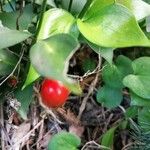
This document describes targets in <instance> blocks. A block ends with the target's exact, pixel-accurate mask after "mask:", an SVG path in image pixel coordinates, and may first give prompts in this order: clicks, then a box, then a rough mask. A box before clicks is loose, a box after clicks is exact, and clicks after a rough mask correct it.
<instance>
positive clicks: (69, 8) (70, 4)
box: [68, 0, 73, 12]
mask: <svg viewBox="0 0 150 150" xmlns="http://www.w3.org/2000/svg"><path fill="white" fill-rule="evenodd" d="M72 3H73V0H70V2H69V7H68V11H69V12H70V11H71V7H72Z"/></svg>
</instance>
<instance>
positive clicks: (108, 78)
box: [102, 64, 123, 88]
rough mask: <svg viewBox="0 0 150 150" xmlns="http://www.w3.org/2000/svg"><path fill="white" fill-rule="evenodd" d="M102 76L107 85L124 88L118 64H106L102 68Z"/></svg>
mask: <svg viewBox="0 0 150 150" xmlns="http://www.w3.org/2000/svg"><path fill="white" fill-rule="evenodd" d="M102 78H103V81H104V82H105V84H106V85H108V86H109V87H112V88H122V87H123V84H122V79H123V78H122V74H121V72H120V71H119V70H118V68H117V66H115V65H110V64H106V65H104V68H103V70H102Z"/></svg>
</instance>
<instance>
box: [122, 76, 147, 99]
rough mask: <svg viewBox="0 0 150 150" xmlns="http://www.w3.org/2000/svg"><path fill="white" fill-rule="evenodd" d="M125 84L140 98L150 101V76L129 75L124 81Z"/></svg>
mask: <svg viewBox="0 0 150 150" xmlns="http://www.w3.org/2000/svg"><path fill="white" fill-rule="evenodd" d="M123 83H124V85H125V86H126V87H128V88H129V89H131V90H132V91H133V92H134V93H135V94H137V95H138V96H140V97H142V98H144V99H150V88H148V87H149V85H150V76H142V75H128V76H126V77H125V78H124V79H123Z"/></svg>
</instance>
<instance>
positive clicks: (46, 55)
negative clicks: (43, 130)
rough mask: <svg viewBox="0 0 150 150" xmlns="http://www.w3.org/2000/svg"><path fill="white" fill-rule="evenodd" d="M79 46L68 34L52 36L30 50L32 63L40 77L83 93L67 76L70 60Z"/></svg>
mask: <svg viewBox="0 0 150 150" xmlns="http://www.w3.org/2000/svg"><path fill="white" fill-rule="evenodd" d="M58 43H59V44H58ZM78 46H79V44H78V42H77V41H76V40H75V38H73V37H72V36H70V35H68V34H57V35H54V36H51V37H49V38H48V39H45V40H43V41H38V42H37V43H36V44H34V45H33V46H32V48H31V50H30V59H31V63H32V65H33V67H34V68H35V69H36V71H37V72H38V73H39V74H40V75H42V76H45V77H49V78H52V79H56V80H60V81H62V82H63V83H64V85H66V86H67V87H68V88H69V89H70V90H71V91H72V92H74V93H78V94H79V93H81V89H80V87H79V85H78V84H77V83H75V82H74V81H73V80H71V79H70V78H68V77H67V75H66V74H67V69H68V62H69V59H70V57H71V56H72V55H73V53H74V52H75V51H76V50H77V49H78Z"/></svg>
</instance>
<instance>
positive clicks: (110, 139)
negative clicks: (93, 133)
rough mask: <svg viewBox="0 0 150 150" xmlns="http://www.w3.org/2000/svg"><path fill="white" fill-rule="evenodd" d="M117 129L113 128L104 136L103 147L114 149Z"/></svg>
mask: <svg viewBox="0 0 150 150" xmlns="http://www.w3.org/2000/svg"><path fill="white" fill-rule="evenodd" d="M116 128H117V127H112V128H110V129H109V130H108V131H107V132H106V133H105V134H103V136H102V142H101V145H103V146H106V147H108V148H111V149H113V144H114V134H115V130H116Z"/></svg>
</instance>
